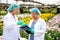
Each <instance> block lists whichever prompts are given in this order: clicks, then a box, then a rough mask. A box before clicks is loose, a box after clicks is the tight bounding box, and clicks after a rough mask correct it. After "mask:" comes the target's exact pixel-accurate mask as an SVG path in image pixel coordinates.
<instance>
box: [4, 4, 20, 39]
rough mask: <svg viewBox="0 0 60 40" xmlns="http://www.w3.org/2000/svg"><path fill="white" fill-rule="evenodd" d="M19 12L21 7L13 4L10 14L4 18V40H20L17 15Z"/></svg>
mask: <svg viewBox="0 0 60 40" xmlns="http://www.w3.org/2000/svg"><path fill="white" fill-rule="evenodd" d="M18 11H19V5H17V4H11V5H10V6H9V8H8V13H7V15H6V16H5V17H4V20H3V22H4V31H3V40H19V39H20V35H19V27H18V26H17V21H18V18H17V16H16V14H17V13H18Z"/></svg>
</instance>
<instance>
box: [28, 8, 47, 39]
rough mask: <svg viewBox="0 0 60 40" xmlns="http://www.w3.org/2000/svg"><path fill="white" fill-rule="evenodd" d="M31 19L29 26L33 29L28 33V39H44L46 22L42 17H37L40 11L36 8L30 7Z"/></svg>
mask: <svg viewBox="0 0 60 40" xmlns="http://www.w3.org/2000/svg"><path fill="white" fill-rule="evenodd" d="M30 12H31V15H32V18H33V19H32V20H31V21H30V24H29V27H31V28H32V29H34V34H29V40H44V36H45V31H46V23H45V21H44V20H43V19H42V18H39V15H40V14H41V12H40V11H39V9H38V8H32V9H30Z"/></svg>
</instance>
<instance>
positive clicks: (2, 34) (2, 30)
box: [0, 26, 3, 36]
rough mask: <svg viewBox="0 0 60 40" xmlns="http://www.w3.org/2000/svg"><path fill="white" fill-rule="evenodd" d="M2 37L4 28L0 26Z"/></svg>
mask: <svg viewBox="0 0 60 40" xmlns="http://www.w3.org/2000/svg"><path fill="white" fill-rule="evenodd" d="M2 35H3V27H2V26H0V36H2Z"/></svg>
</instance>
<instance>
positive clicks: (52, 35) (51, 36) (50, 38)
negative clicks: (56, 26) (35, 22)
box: [45, 30, 60, 40]
mask: <svg viewBox="0 0 60 40" xmlns="http://www.w3.org/2000/svg"><path fill="white" fill-rule="evenodd" d="M59 37H60V32H58V31H57V30H47V33H46V34H45V40H58V38H59Z"/></svg>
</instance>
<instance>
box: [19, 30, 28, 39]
mask: <svg viewBox="0 0 60 40" xmlns="http://www.w3.org/2000/svg"><path fill="white" fill-rule="evenodd" d="M20 35H21V37H24V38H26V39H28V34H27V33H26V32H24V31H23V30H20Z"/></svg>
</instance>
